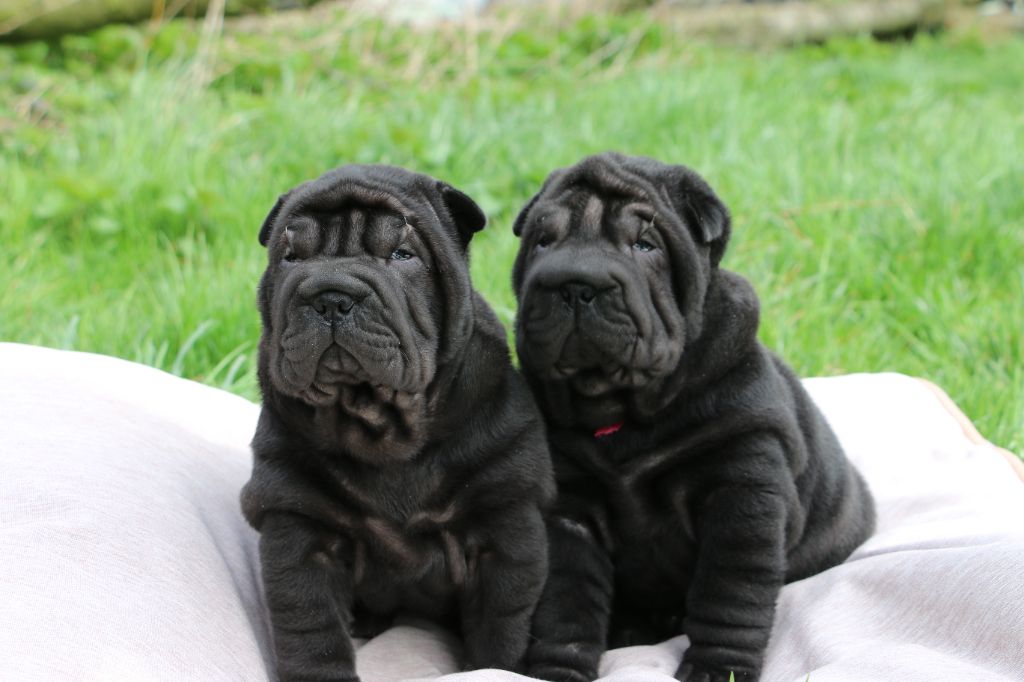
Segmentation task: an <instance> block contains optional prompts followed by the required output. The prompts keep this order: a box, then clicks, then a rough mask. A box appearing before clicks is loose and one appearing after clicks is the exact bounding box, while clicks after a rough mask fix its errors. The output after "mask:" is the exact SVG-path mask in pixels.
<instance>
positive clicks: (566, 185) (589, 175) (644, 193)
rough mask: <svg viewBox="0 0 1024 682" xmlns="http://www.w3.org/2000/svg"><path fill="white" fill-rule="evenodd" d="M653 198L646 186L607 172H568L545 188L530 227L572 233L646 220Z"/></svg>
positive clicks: (650, 190) (649, 187)
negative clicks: (623, 221) (541, 227)
mask: <svg viewBox="0 0 1024 682" xmlns="http://www.w3.org/2000/svg"><path fill="white" fill-rule="evenodd" d="M573 171H576V172H573ZM652 194H653V192H652V186H651V185H650V183H648V182H637V181H636V180H635V179H631V178H628V177H622V176H621V175H618V174H614V173H610V172H600V173H594V172H586V171H577V170H576V169H570V171H569V172H568V173H566V174H564V175H562V176H561V177H557V178H555V179H554V181H553V182H551V183H550V184H549V185H548V187H547V188H545V190H544V192H543V194H542V195H541V196H540V197H539V198H538V201H537V203H536V205H535V207H534V209H533V211H532V213H533V215H532V216H531V218H532V219H531V223H533V224H535V225H537V224H542V225H546V226H548V227H551V228H555V229H558V230H568V231H571V232H577V231H586V232H590V231H593V230H595V229H599V228H601V227H604V228H605V229H607V228H609V227H614V226H615V225H616V224H617V223H619V222H621V221H622V220H627V221H629V220H633V219H634V218H635V217H636V216H640V217H643V216H648V218H649V216H650V215H651V214H652V213H653V204H652V202H653V200H654V197H653V196H652Z"/></svg>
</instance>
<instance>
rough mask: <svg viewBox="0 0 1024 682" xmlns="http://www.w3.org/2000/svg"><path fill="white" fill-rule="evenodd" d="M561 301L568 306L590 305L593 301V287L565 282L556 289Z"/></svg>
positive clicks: (580, 283)
mask: <svg viewBox="0 0 1024 682" xmlns="http://www.w3.org/2000/svg"><path fill="white" fill-rule="evenodd" d="M558 293H560V294H561V295H562V300H563V301H565V302H566V303H568V304H569V305H575V304H576V303H577V302H579V303H584V304H586V303H590V302H591V301H593V300H594V287H592V286H590V285H589V284H585V283H583V282H565V283H564V284H562V285H561V286H560V287H559V288H558Z"/></svg>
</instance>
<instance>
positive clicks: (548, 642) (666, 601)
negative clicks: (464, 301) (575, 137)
mask: <svg viewBox="0 0 1024 682" xmlns="http://www.w3.org/2000/svg"><path fill="white" fill-rule="evenodd" d="M730 230H731V221H730V217H729V211H728V210H727V209H726V207H725V205H724V204H722V202H721V201H720V200H719V199H718V197H717V196H716V195H715V193H714V192H713V191H712V190H711V188H710V187H709V186H708V185H707V183H706V182H704V180H703V179H701V178H700V177H699V176H698V175H697V174H696V173H694V172H693V171H691V170H690V169H688V168H685V167H683V166H670V165H666V164H663V163H659V162H657V161H654V160H651V159H646V158H640V157H627V156H622V155H619V154H613V153H607V154H601V155H598V156H594V157H590V158H587V159H584V160H583V161H581V162H580V163H578V164H577V165H575V166H572V167H570V168H567V169H562V170H558V171H555V172H554V173H552V174H551V176H550V177H549V178H548V179H547V181H546V182H545V184H544V186H543V188H542V189H541V191H540V192H539V194H537V196H535V197H534V198H533V199H532V200H531V201H530V202H529V203H528V204H527V206H526V207H525V208H524V209H523V211H522V212H521V213H520V215H519V217H518V218H517V220H516V225H515V232H516V234H519V235H520V236H521V238H522V243H521V245H520V250H519V254H518V256H517V259H516V263H515V268H514V272H513V284H514V287H515V290H516V295H517V297H518V299H519V305H520V307H519V317H518V319H517V326H516V335H517V342H516V345H517V349H518V353H519V357H520V360H521V363H522V367H523V370H524V373H525V374H526V377H527V380H528V381H529V383H530V385H531V387H532V388H533V390H534V393H535V395H536V396H537V397H538V400H539V402H540V404H541V409H542V411H543V412H544V414H545V418H546V420H547V425H548V430H549V440H550V445H551V450H552V457H553V459H554V463H555V471H556V476H557V481H558V486H559V497H558V501H557V503H556V507H555V510H554V512H553V513H552V515H551V517H550V521H549V537H550V550H549V551H550V576H549V580H548V584H547V587H546V588H545V591H544V596H543V597H542V599H541V603H540V605H539V606H538V609H537V614H536V617H535V619H534V636H535V642H534V643H533V644H532V645H531V648H530V652H529V654H528V660H529V672H530V673H531V674H532V675H534V676H536V677H540V678H542V679H547V680H556V681H558V682H569V681H574V682H576V681H582V680H591V679H593V678H594V677H596V675H597V664H598V659H599V658H600V656H601V654H602V652H603V651H604V650H605V649H606V648H607V647H609V646H622V645H630V644H645V643H653V642H656V641H659V640H662V639H666V638H669V637H672V636H675V635H679V634H681V633H685V634H686V635H688V636H689V639H690V648H689V649H688V650H687V652H686V654H685V657H684V660H683V662H682V664H681V665H680V667H679V669H678V672H677V677H678V678H679V679H681V680H721V681H723V682H724V681H725V680H728V679H729V674H730V672H733V673H735V675H736V679H737V680H755V679H757V677H758V675H759V673H760V670H761V667H762V659H763V655H764V650H765V647H766V645H767V643H768V638H769V634H770V631H771V625H772V619H773V616H774V610H775V602H776V599H777V597H778V594H779V590H780V589H781V588H782V585H783V584H784V583H786V582H789V581H793V580H798V579H800V578H803V577H806V576H809V575H812V574H814V573H818V572H820V571H822V570H825V569H826V568H829V567H830V566H834V565H835V564H838V563H840V562H842V561H843V560H844V559H845V558H846V557H847V556H849V554H850V553H851V552H852V551H853V550H854V549H855V548H856V547H857V546H858V545H860V544H861V543H862V542H863V541H864V540H865V539H866V538H867V537H868V536H869V535H870V534H871V532H872V530H873V528H874V522H875V516H874V506H873V502H872V499H871V496H870V494H869V492H868V490H867V488H866V486H865V484H864V481H863V479H862V478H861V476H860V475H859V474H858V472H857V471H856V470H855V469H854V468H853V466H852V465H851V464H850V462H849V460H848V459H847V458H846V456H845V455H844V453H843V451H842V449H841V447H840V445H839V443H838V441H837V440H836V437H835V435H834V434H833V432H832V430H831V429H830V428H829V426H828V424H827V423H826V421H825V419H824V417H823V416H822V415H821V413H820V412H819V411H818V409H817V407H816V406H815V405H814V404H813V402H812V401H811V399H810V397H809V396H808V395H807V393H806V392H805V391H804V389H803V387H802V385H801V383H800V381H799V380H798V379H797V378H796V377H795V376H794V374H793V373H792V371H791V370H790V369H789V368H788V367H787V366H786V365H785V364H784V363H783V362H782V361H781V360H780V359H779V358H778V357H776V356H775V355H773V354H772V353H770V352H769V351H768V350H767V349H766V348H765V347H764V346H763V345H761V344H760V343H759V342H758V340H757V327H758V315H759V312H758V311H759V305H758V301H757V297H756V295H755V294H754V291H753V289H752V288H751V287H750V285H749V284H748V283H747V281H746V280H744V279H743V278H741V277H739V276H738V275H736V274H734V273H731V272H728V271H726V270H722V269H720V268H719V267H718V263H719V261H720V259H721V257H722V254H723V253H724V250H725V246H726V243H727V241H728V239H729V235H730Z"/></svg>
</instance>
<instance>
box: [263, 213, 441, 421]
mask: <svg viewBox="0 0 1024 682" xmlns="http://www.w3.org/2000/svg"><path fill="white" fill-rule="evenodd" d="M270 249H271V267H273V268H275V269H276V271H277V272H276V273H275V277H274V279H275V286H274V295H273V298H272V300H271V316H272V318H273V329H274V336H275V339H274V341H275V342H274V343H272V345H271V349H272V353H273V354H274V358H273V360H272V362H271V364H270V369H271V376H272V378H273V381H274V384H275V386H276V387H277V388H278V390H280V391H282V392H283V393H286V394H288V395H292V396H294V397H296V398H299V399H301V400H302V401H303V402H306V403H309V404H311V405H322V404H326V403H331V402H333V401H335V400H336V399H337V397H338V394H339V391H340V388H341V387H342V386H355V385H361V384H365V385H366V386H365V388H366V390H373V391H376V392H380V391H397V392H400V393H416V392H419V391H422V390H423V389H424V388H425V387H426V385H427V383H428V382H429V381H430V379H431V377H433V375H434V370H435V357H436V354H437V344H438V331H439V323H440V319H439V315H440V312H439V310H438V306H437V305H432V301H436V300H438V299H439V298H440V292H439V290H438V283H437V281H436V279H435V278H434V277H432V276H431V269H432V268H433V267H434V264H433V263H432V258H431V254H430V252H429V250H428V249H427V248H426V246H425V244H424V243H423V240H422V239H421V238H420V236H419V235H418V234H417V232H416V230H415V229H414V228H413V227H412V224H410V223H409V222H407V217H406V216H403V215H401V214H400V213H398V212H396V211H391V210H387V209H386V208H383V207H379V206H368V205H363V204H351V205H346V206H339V207H335V208H333V209H331V210H330V211H326V212H319V211H316V210H315V207H314V210H295V211H291V212H290V213H289V215H287V216H286V217H285V228H284V229H283V230H281V231H280V233H279V236H278V237H277V238H276V239H275V242H274V243H273V244H271V245H270Z"/></svg>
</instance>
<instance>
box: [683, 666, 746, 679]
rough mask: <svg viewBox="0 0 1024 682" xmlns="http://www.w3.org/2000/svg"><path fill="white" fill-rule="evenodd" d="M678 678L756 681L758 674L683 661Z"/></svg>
mask: <svg viewBox="0 0 1024 682" xmlns="http://www.w3.org/2000/svg"><path fill="white" fill-rule="evenodd" d="M676 679H677V680H680V681H681V682H756V680H757V675H756V674H754V673H751V672H745V671H742V670H737V671H731V670H723V669H721V668H709V667H705V666H703V665H700V664H699V663H686V662H683V664H682V665H681V666H679V670H678V671H677V672H676Z"/></svg>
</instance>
